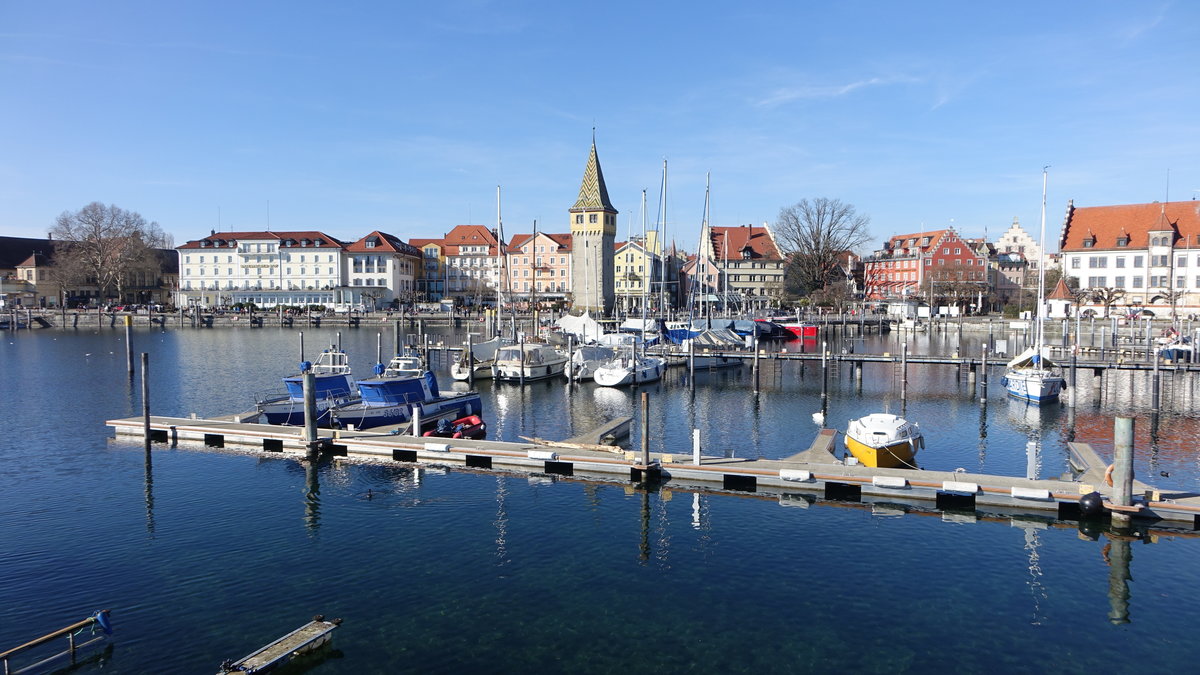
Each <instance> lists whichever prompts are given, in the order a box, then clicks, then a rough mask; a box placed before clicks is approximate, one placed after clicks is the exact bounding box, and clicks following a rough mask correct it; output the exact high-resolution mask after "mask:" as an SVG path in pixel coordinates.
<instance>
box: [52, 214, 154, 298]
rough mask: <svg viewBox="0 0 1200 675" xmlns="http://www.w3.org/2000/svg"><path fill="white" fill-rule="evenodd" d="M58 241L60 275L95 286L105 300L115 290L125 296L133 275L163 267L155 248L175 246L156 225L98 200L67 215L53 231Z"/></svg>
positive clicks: (118, 294)
mask: <svg viewBox="0 0 1200 675" xmlns="http://www.w3.org/2000/svg"><path fill="white" fill-rule="evenodd" d="M50 233H51V234H53V235H54V237H55V239H57V240H58V245H57V246H56V247H55V254H54V259H55V262H54V266H55V269H56V274H57V275H58V276H60V277H61V278H62V279H64V280H70V281H71V283H73V284H78V283H81V282H82V280H84V279H86V280H87V282H90V283H94V284H95V285H96V286H97V288H98V289H99V291H100V297H101V298H103V297H105V296H107V295H108V293H109V292H110V291H115V292H116V294H117V296H118V297H119V296H120V295H121V293H122V290H123V289H124V287H125V286H126V285H127V284H128V283H129V281H130V279H131V277H132V275H135V274H139V273H140V274H146V273H148V272H149V271H151V270H154V269H156V268H157V266H158V264H159V263H158V259H157V257H156V256H155V252H154V249H155V248H165V247H168V246H170V245H171V239H170V237H169V236H168V235H167V234H166V233H164V232H163V231H162V228H160V227H159V226H158V223H155V222H149V223H148V222H146V219H145V218H143V217H142V215H141V214H140V213H137V212H136V211H126V210H125V209H122V208H120V207H119V206H114V205H109V206H105V205H104V204H101V203H100V202H92V203H91V204H88V205H87V206H85V207H83V208H82V209H80V210H78V211H74V212H72V211H64V212H63V213H62V215H60V216H59V217H58V219H57V220H56V221H55V223H54V227H52V228H51V229H50Z"/></svg>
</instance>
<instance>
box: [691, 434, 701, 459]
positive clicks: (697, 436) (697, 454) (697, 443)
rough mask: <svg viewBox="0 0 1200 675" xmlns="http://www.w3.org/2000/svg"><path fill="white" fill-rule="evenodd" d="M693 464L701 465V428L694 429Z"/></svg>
mask: <svg viewBox="0 0 1200 675" xmlns="http://www.w3.org/2000/svg"><path fill="white" fill-rule="evenodd" d="M692 464H695V465H697V466H699V465H700V430H699V429H692Z"/></svg>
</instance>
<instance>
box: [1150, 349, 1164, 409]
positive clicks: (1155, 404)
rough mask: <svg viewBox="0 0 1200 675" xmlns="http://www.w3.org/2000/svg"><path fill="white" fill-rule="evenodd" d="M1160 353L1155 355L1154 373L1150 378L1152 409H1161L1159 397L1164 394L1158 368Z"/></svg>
mask: <svg viewBox="0 0 1200 675" xmlns="http://www.w3.org/2000/svg"><path fill="white" fill-rule="evenodd" d="M1158 362H1159V358H1158V354H1155V355H1154V374H1153V375H1152V376H1151V378H1150V411H1151V412H1158V411H1159V398H1160V396H1161V394H1162V387H1160V386H1159V383H1160V374H1159V370H1158Z"/></svg>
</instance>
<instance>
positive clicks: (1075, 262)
mask: <svg viewBox="0 0 1200 675" xmlns="http://www.w3.org/2000/svg"><path fill="white" fill-rule="evenodd" d="M1081 260H1083V258H1080V257H1079V256H1076V257H1074V258H1071V269H1073V270H1077V269H1079V263H1080V261H1081Z"/></svg>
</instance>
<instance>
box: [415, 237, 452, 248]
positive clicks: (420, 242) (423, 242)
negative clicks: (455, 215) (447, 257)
mask: <svg viewBox="0 0 1200 675" xmlns="http://www.w3.org/2000/svg"><path fill="white" fill-rule="evenodd" d="M408 243H409V245H411V246H414V247H416V248H425V247H426V246H428V245H430V244H437V245H438V246H445V245H446V242H445V240H444V239H441V238H437V239H429V238H420V239H409V240H408Z"/></svg>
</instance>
